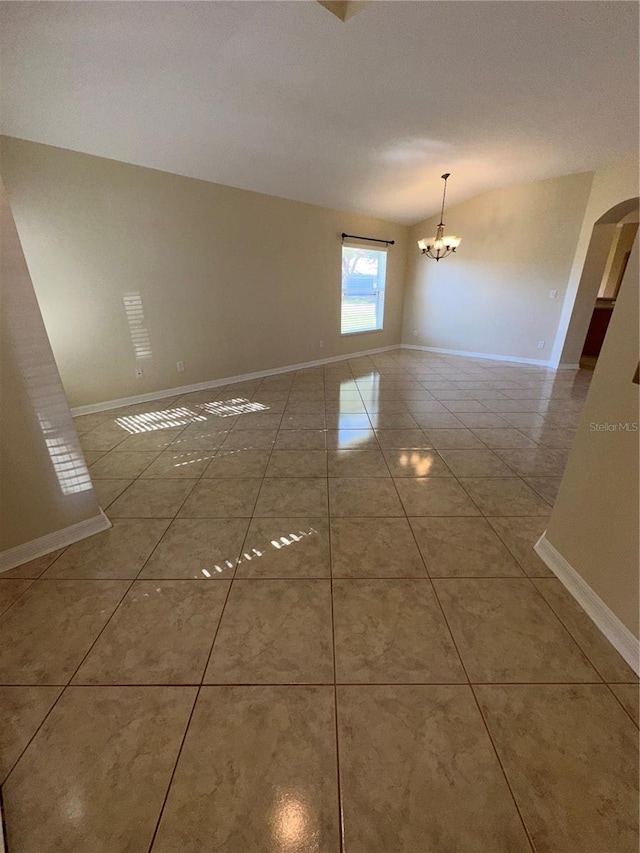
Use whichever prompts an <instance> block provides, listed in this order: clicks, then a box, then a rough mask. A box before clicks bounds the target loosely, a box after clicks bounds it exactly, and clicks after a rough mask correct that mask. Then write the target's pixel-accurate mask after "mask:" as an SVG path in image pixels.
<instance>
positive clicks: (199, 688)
mask: <svg viewBox="0 0 640 853" xmlns="http://www.w3.org/2000/svg"><path fill="white" fill-rule="evenodd" d="M258 387H259V386H258ZM287 399H288V396H287ZM282 417H284V414H283V415H282V416H281V418H280V421H281V422H282ZM231 431H232V430H231ZM231 431H230V433H229V434H231ZM274 443H275V442H274ZM218 452H219V448H218V450H216V453H215V454H214V455H217V453H218ZM271 453H273V445H272V448H271V452H270V454H269V459H268V460H267V465H266V466H265V475H266V470H267V467H268V465H269V461H270V459H271ZM207 467H208V466H207ZM205 471H206V468H205ZM203 475H204V471H203V472H202V474H201V476H200V477H199V479H198V481H200V480H201V479H202V477H203ZM264 479H265V477H264V476H263V477H262V480H261V483H264ZM194 488H195V486H194ZM261 489H262V485H261V486H260V488H259V489H258V491H257V492H256V498H255V501H254V504H253V511H255V507H256V504H257V502H258V498H259V495H260V490H261ZM192 491H193V490H192ZM190 494H191V492H189V495H190ZM185 501H186V498H185ZM182 506H184V503H183V504H182ZM182 506H181V507H180V509H182ZM179 511H180V510H178V512H179ZM177 515H178V513H176V518H177ZM252 520H253V512H252V515H251V516H250V517H249V523H248V524H247V529H246V531H245V534H244V538H243V541H242V546H241V547H240V551H239V553H238V555H237V557H236V564H235V566H234V570H233V575H232V577H231V581H230V583H229V586H228V588H227V594H226V596H225V599H224V602H223V605H222V609H221V610H220V616H219V617H218V624H217V625H216V629H215V631H214V633H213V638H212V640H211V645H210V647H209V653H208V655H207V658H206V660H205V663H204V666H203V668H202V675H201V677H200V683H199V684H198V685H197V689H196V695H195V697H194V700H193V705H192V707H191V713H190V714H189V718H188V720H187V725H186V726H185V730H184V733H183V736H182V741H181V743H180V747H179V749H178V751H177V753H176V759H175V762H174V765H173V768H172V770H171V775H170V776H169V781H168V783H167V789H166V791H165V795H164V798H163V801H162V805H161V806H160V809H159V811H158V819H157V821H156V825H155V828H154V831H153V835H152V836H151V841H150V842H149V848H148V853H151V850H152V848H153V846H154V844H155V840H156V837H157V834H158V831H159V829H160V824H161V822H162V816H163V814H164V810H165V808H166V805H167V801H168V799H169V793H170V791H171V786H172V784H173V780H174V778H175V774H176V772H177V769H178V763H179V761H180V757H181V755H182V751H183V749H184V745H185V743H186V740H187V735H188V733H189V728H190V726H191V720H192V719H193V715H194V713H195V709H196V705H197V703H198V699H199V698H200V694H201V692H202V688H203V686H208V685H205V684H204V679H205V677H206V673H207V668H208V666H209V662H210V660H211V656H212V654H213V648H214V646H215V642H216V639H217V637H218V633H219V631H220V626H221V625H222V619H223V617H224V611H225V610H226V607H227V603H228V601H229V597H230V595H231V589H232V587H233V583H234V581H235V579H236V574H237V572H238V566H239V565H240V561H241V559H242V554H243V552H244V547H245V544H246V541H247V537H248V535H249V530H250V528H251V521H252ZM141 571H142V569H141Z"/></svg>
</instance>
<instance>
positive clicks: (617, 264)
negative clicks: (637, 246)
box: [598, 222, 638, 299]
mask: <svg viewBox="0 0 640 853" xmlns="http://www.w3.org/2000/svg"><path fill="white" fill-rule="evenodd" d="M637 232H638V223H637V222H632V223H626V224H620V225H618V226H616V236H615V239H614V242H613V244H612V246H611V251H610V253H609V257H608V258H607V266H606V268H605V271H604V275H603V276H602V281H601V282H600V289H599V290H598V297H601V298H603V299H614V298H615V296H616V287H617V285H618V282H619V280H620V276H621V274H622V271H623V266H624V262H625V258H626V256H627V253H628V252H630V251H631V248H632V246H633V243H634V240H635V239H636V234H637Z"/></svg>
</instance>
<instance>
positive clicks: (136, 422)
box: [115, 406, 207, 433]
mask: <svg viewBox="0 0 640 853" xmlns="http://www.w3.org/2000/svg"><path fill="white" fill-rule="evenodd" d="M206 420H207V418H206V415H199V414H198V413H197V412H193V411H192V410H191V409H189V408H188V407H187V406H181V407H179V408H175V409H164V410H162V411H158V412H144V413H143V414H140V415H123V416H122V417H120V418H116V420H115V422H116V423H117V424H118V426H120V427H122V428H123V429H126V430H127V432H130V433H140V432H152V431H153V430H156V429H171V428H172V427H179V426H186V425H187V424H191V423H196V422H197V421H206Z"/></svg>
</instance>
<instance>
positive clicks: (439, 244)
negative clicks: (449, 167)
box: [418, 172, 462, 261]
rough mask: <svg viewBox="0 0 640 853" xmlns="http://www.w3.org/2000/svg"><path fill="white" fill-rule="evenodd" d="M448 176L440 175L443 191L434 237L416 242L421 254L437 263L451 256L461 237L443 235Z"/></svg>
mask: <svg viewBox="0 0 640 853" xmlns="http://www.w3.org/2000/svg"><path fill="white" fill-rule="evenodd" d="M450 175H451V173H450V172H446V173H445V174H444V175H442V179H443V181H444V189H443V191H442V208H441V210H440V222H439V223H438V225H437V228H436V236H435V237H423V238H422V239H421V240H418V247H419V249H420V251H421V252H422V254H423V255H426V256H427V257H428V258H433V260H434V261H439V260H440V258H446V257H447V256H448V255H451V254H453V252H455V250H456V249H457V248H458V246H459V245H460V243H461V242H462V237H455V236H454V235H453V234H452V235H449V236H445V233H444V200H445V196H446V194H447V178H449V177H450Z"/></svg>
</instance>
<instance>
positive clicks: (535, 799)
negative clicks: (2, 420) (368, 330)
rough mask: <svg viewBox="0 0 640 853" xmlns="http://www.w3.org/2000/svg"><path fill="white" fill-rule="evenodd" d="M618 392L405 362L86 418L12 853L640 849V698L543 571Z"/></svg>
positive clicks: (11, 603)
mask: <svg viewBox="0 0 640 853" xmlns="http://www.w3.org/2000/svg"><path fill="white" fill-rule="evenodd" d="M589 379H590V374H589V373H584V372H579V373H575V372H568V371H567V372H561V373H558V374H554V373H552V372H548V371H545V370H543V369H540V368H536V367H528V366H518V365H512V364H504V363H495V362H489V361H479V360H475V361H474V360H472V359H463V358H454V357H445V356H442V355H435V354H426V353H417V352H407V351H402V352H401V351H394V352H390V353H385V354H382V355H379V356H375V357H371V358H357V359H353V360H351V361H344V362H341V363H338V364H333V365H327V366H325V367H324V368H322V367H320V368H314V369H310V370H302V371H298V372H296V373H289V374H282V375H279V376H273V377H269V378H266V379H263V380H256V381H252V382H245V383H241V384H237V385H234V386H227V387H226V388H218V389H215V390H205V391H198V392H196V393H193V394H185V395H183V396H182V397H175V396H174V397H172V398H169V399H166V400H159V401H155V402H153V403H148V404H141V405H136V406H130V407H128V408H127V409H124V410H120V411H117V412H114V411H112V412H104V413H99V414H92V415H86V416H83V417H79V418H77V419H76V424H77V428H78V430H79V431H80V432H81V440H82V444H83V446H84V448H85V452H86V456H87V461H88V463H89V464H90V466H91V473H92V476H93V479H94V484H95V487H96V490H97V493H98V495H99V499H100V501H101V504H102V506H103V507H104V508H105V509H106V511H107V514H108V515H109V517H110V518H111V520H112V522H113V527H112V529H111V530H109V531H106V532H104V533H100V534H98V535H97V536H94V537H92V538H91V539H87V540H85V541H83V542H79V543H77V544H76V545H73V546H71V547H69V548H67V549H66V550H63V551H60V552H57V553H55V554H51V555H49V556H48V557H46V558H42V559H40V560H36V561H34V562H32V563H30V564H28V565H26V566H22V567H20V568H18V569H15V570H13V571H11V572H8V573H6V574H4V575H3V576H2V577H1V578H0V614H1V615H0V681H1V684H2V685H4V686H0V709H1V710H0V779H1V780H3V781H4V784H3V803H4V811H5V817H6V831H7V839H8V844H9V853H48V851H56V853H64V851H69V852H70V853H125V851H126V853H143V851H153V853H178V851H180V853H190V851H192V852H193V853H203V851H224V853H254V851H255V853H258V851H259V853H263V851H264V853H272V852H273V853H311V851H315V853H338V851H340V850H342V851H346V853H425V851H429V852H430V853H452V851H457V852H458V853H476V852H477V853H487V852H488V851H491V853H518V852H519V851H538V853H542V851H545V853H613V851H616V853H637V850H638V826H637V823H638V821H637V817H638V812H637V804H638V790H637V782H638V779H637V759H636V749H637V740H638V729H637V724H638V686H637V680H636V678H635V676H634V674H633V673H632V671H631V670H630V669H629V668H628V667H627V665H626V664H625V663H624V661H623V660H622V659H621V658H620V657H619V656H618V654H617V653H616V652H615V651H614V650H613V648H612V647H611V646H610V645H609V644H608V643H607V641H606V640H605V639H604V637H603V636H602V635H601V634H600V633H599V631H598V630H597V629H596V628H595V627H594V625H593V624H592V623H591V621H590V620H589V619H588V618H587V617H586V616H585V614H584V613H583V611H582V610H581V609H580V607H579V606H578V605H577V604H576V603H575V601H574V600H573V599H572V598H571V597H570V596H569V595H568V594H567V593H566V591H565V590H564V587H563V586H562V585H561V584H560V582H559V581H558V580H557V579H556V578H555V577H554V576H553V575H552V574H551V572H550V571H549V570H548V569H547V568H546V567H545V566H544V564H543V563H542V562H541V561H540V559H539V558H538V557H537V555H536V554H535V553H534V551H533V548H532V546H533V544H534V542H535V541H536V539H537V538H538V537H539V536H540V534H541V533H542V531H543V530H544V528H545V525H546V522H547V519H548V517H549V513H550V511H551V507H552V504H553V500H554V498H555V494H556V492H557V489H558V486H559V483H560V478H561V476H562V473H563V469H564V466H565V463H566V459H567V454H568V452H569V447H570V445H571V438H572V435H573V432H574V430H575V428H576V425H577V422H578V419H579V417H580V412H581V409H582V405H583V402H584V398H585V395H586V393H587V390H588V384H589Z"/></svg>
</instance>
